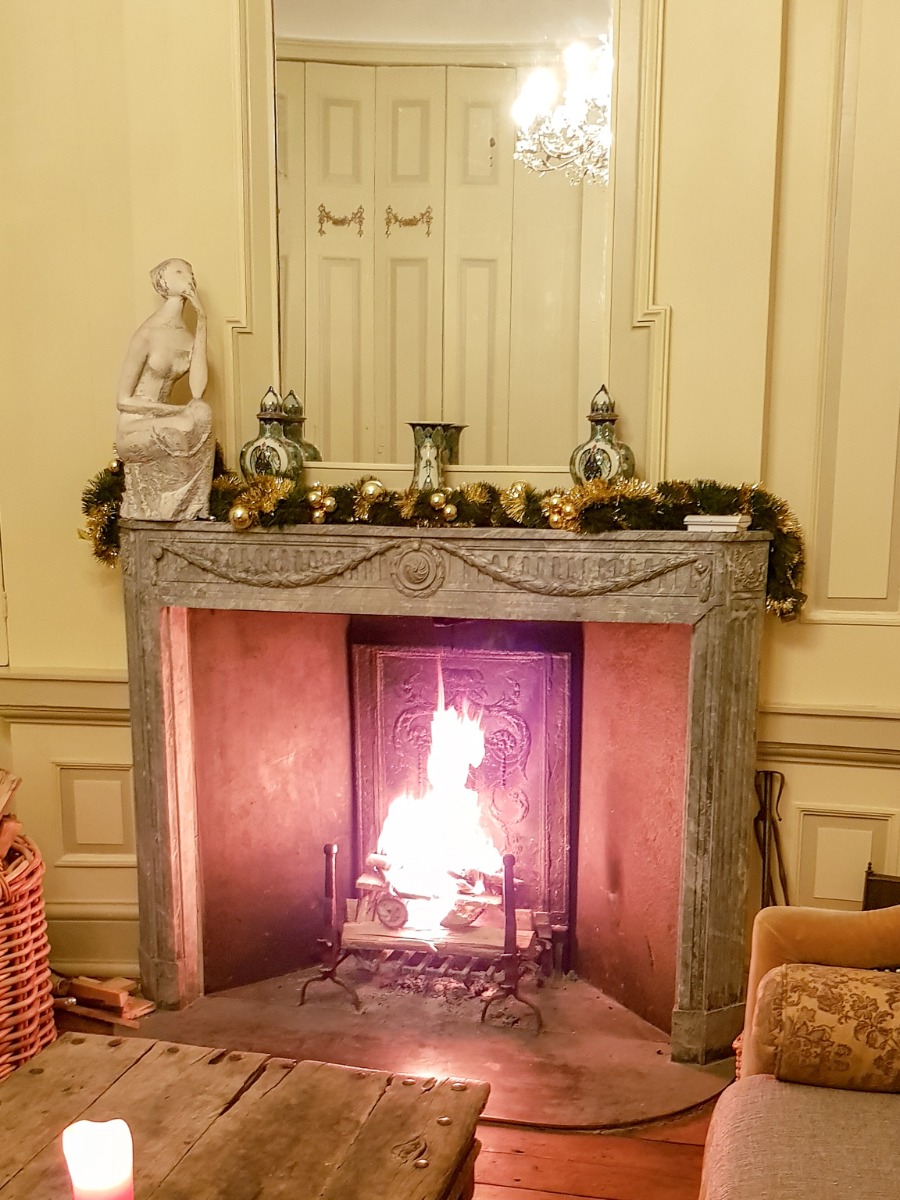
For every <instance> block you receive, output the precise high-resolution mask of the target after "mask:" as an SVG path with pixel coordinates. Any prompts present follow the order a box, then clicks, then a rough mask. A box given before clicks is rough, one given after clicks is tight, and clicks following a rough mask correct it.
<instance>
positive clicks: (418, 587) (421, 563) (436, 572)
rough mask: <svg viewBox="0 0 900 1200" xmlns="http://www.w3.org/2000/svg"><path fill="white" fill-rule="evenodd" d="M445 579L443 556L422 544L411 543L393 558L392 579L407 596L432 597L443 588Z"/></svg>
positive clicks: (399, 590) (396, 586) (397, 587)
mask: <svg viewBox="0 0 900 1200" xmlns="http://www.w3.org/2000/svg"><path fill="white" fill-rule="evenodd" d="M444 578H445V571H444V564H443V562H442V561H441V556H440V555H439V554H438V553H437V551H436V550H433V549H432V548H431V546H426V545H425V544H424V543H422V542H410V544H409V546H404V547H402V548H401V549H399V550H397V551H395V552H394V554H393V555H392V556H391V579H392V580H393V583H394V587H395V588H396V589H397V591H398V592H403V594H404V595H405V596H431V595H433V594H434V593H435V592H436V591H437V590H438V589H439V588H441V587H443V584H444Z"/></svg>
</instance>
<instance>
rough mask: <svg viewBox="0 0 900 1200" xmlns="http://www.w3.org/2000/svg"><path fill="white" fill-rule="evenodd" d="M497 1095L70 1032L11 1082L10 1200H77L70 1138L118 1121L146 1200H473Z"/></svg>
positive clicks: (0, 1088)
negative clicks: (485, 1116) (481, 1122)
mask: <svg viewBox="0 0 900 1200" xmlns="http://www.w3.org/2000/svg"><path fill="white" fill-rule="evenodd" d="M489 1090H490V1089H489V1087H488V1085H487V1084H486V1083H477V1082H475V1081H473V1080H467V1079H460V1080H454V1079H423V1078H418V1077H413V1076H408V1075H391V1074H388V1073H387V1072H385V1071H368V1070H361V1069H357V1068H354V1067H341V1066H336V1065H334V1064H333V1063H319V1062H301V1063H295V1062H293V1061H291V1060H289V1059H273V1058H269V1057H268V1056H267V1055H265V1054H250V1053H245V1052H243V1051H227V1050H211V1049H209V1048H205V1047H199V1046H182V1045H175V1044H174V1043H170V1042H157V1041H149V1040H146V1039H141V1038H117V1037H114V1038H110V1037H98V1036H96V1035H86V1034H72V1033H67V1034H63V1036H62V1037H61V1038H60V1039H59V1040H58V1041H57V1042H55V1043H54V1044H53V1045H51V1046H48V1047H47V1049H46V1050H42V1051H41V1053H40V1054H38V1055H37V1056H36V1057H35V1058H34V1059H32V1060H31V1062H29V1063H27V1064H26V1065H25V1066H23V1067H20V1068H19V1070H18V1071H16V1072H15V1074H14V1075H11V1076H10V1077H9V1079H7V1080H5V1081H4V1082H3V1083H0V1200H26V1197H27V1198H28V1200H68V1198H69V1197H70V1196H71V1187H70V1185H69V1181H68V1175H67V1173H66V1168H65V1163H64V1161H63V1157H62V1149H61V1144H60V1134H61V1133H62V1130H63V1129H64V1128H65V1127H66V1125H69V1124H71V1123H72V1122H73V1121H77V1120H79V1119H81V1118H87V1119H88V1120H92V1121H106V1120H110V1119H111V1118H113V1117H123V1118H124V1119H125V1120H126V1121H127V1122H128V1124H129V1125H130V1126H131V1131H132V1134H133V1137H134V1156H135V1170H134V1176H135V1200H274V1198H278V1200H469V1198H470V1197H471V1196H472V1190H473V1186H474V1185H473V1168H474V1163H475V1157H476V1155H477V1153H478V1149H479V1146H478V1143H477V1142H476V1140H475V1136H474V1135H475V1126H476V1123H477V1121H478V1117H479V1115H480V1113H481V1111H482V1109H483V1108H484V1106H485V1104H486V1102H487V1098H488V1092H489Z"/></svg>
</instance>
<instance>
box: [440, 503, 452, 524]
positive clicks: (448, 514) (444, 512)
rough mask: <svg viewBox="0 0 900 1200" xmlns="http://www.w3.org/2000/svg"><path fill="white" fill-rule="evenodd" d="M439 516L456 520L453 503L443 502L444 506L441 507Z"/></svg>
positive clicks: (448, 519)
mask: <svg viewBox="0 0 900 1200" xmlns="http://www.w3.org/2000/svg"><path fill="white" fill-rule="evenodd" d="M441 516H442V517H443V518H444V520H445V521H455V520H456V505H455V504H445V505H444V507H443V508H442V509H441Z"/></svg>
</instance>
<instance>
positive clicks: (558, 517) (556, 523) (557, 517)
mask: <svg viewBox="0 0 900 1200" xmlns="http://www.w3.org/2000/svg"><path fill="white" fill-rule="evenodd" d="M564 520H565V517H564V516H563V515H562V513H561V512H557V511H556V510H554V511H553V512H552V513H551V514H550V516H549V517H548V518H547V524H548V525H549V526H550V528H551V529H559V527H560V526H561V525H562V523H563V521H564Z"/></svg>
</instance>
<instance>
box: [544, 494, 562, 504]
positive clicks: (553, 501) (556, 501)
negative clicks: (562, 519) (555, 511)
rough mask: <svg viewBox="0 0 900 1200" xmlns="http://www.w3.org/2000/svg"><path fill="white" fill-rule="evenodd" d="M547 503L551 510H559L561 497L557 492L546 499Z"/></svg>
mask: <svg viewBox="0 0 900 1200" xmlns="http://www.w3.org/2000/svg"><path fill="white" fill-rule="evenodd" d="M547 503H548V504H549V505H550V507H551V508H559V506H560V505H561V504H562V496H561V495H560V494H559V492H554V493H553V495H552V496H550V498H549V499H548V501H547Z"/></svg>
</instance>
